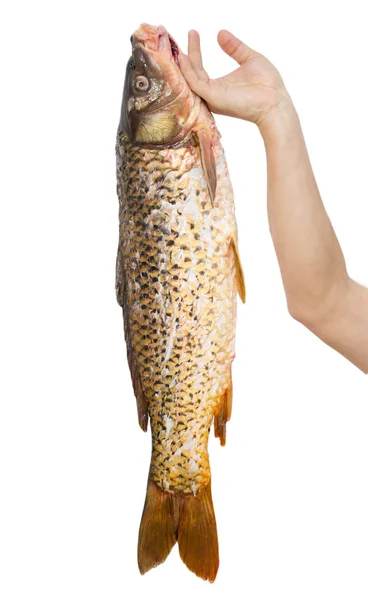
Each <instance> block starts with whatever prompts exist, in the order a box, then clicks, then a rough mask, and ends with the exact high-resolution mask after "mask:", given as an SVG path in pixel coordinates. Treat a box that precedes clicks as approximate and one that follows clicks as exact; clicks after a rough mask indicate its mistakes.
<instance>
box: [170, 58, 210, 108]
mask: <svg viewBox="0 0 368 600" xmlns="http://www.w3.org/2000/svg"><path fill="white" fill-rule="evenodd" d="M178 59H179V66H180V70H181V72H182V73H183V75H184V77H185V79H186V80H187V82H188V84H189V87H190V88H191V89H192V90H193V92H195V93H196V94H198V95H199V96H201V97H202V98H204V99H205V100H207V99H208V98H209V96H210V91H211V90H210V86H209V83H208V79H207V80H205V79H201V78H200V77H199V76H198V72H197V70H196V69H195V68H194V66H193V64H192V62H191V60H190V58H189V57H188V56H187V55H186V54H184V52H179V56H178Z"/></svg>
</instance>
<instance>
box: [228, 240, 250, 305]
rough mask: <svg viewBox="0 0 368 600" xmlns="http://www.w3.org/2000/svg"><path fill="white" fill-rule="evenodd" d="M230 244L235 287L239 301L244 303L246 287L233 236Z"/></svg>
mask: <svg viewBox="0 0 368 600" xmlns="http://www.w3.org/2000/svg"><path fill="white" fill-rule="evenodd" d="M230 246H231V248H232V250H233V253H234V260H235V268H236V287H237V290H238V294H239V296H240V299H241V301H242V302H243V304H244V303H245V298H246V288H245V281H244V273H243V267H242V265H241V262H240V256H239V251H238V246H237V243H236V241H235V239H234V238H233V237H232V238H231V240H230Z"/></svg>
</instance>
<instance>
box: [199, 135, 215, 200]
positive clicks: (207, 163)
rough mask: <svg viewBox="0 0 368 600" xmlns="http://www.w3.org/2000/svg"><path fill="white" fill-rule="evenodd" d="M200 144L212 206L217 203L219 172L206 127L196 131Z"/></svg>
mask: <svg viewBox="0 0 368 600" xmlns="http://www.w3.org/2000/svg"><path fill="white" fill-rule="evenodd" d="M195 136H196V137H197V140H198V144H199V152H200V155H201V163H202V169H203V173H204V176H205V179H206V182H207V186H208V192H209V195H210V198H211V202H212V206H213V205H214V203H215V196H216V186H217V174H216V158H215V153H214V151H213V145H212V142H211V138H210V135H209V133H207V131H206V129H205V128H203V129H199V130H198V131H196V132H195Z"/></svg>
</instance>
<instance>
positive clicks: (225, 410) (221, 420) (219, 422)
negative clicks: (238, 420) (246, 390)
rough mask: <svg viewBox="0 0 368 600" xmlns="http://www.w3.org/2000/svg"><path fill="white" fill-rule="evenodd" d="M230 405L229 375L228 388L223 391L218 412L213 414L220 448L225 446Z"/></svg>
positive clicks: (231, 394)
mask: <svg viewBox="0 0 368 600" xmlns="http://www.w3.org/2000/svg"><path fill="white" fill-rule="evenodd" d="M232 404H233V385H232V381H231V373H230V382H229V387H228V388H227V390H226V391H225V393H224V395H223V397H222V400H221V402H220V406H219V408H218V411H217V413H216V414H215V423H214V428H215V437H218V438H220V444H221V446H225V444H226V423H227V422H228V421H230V417H231V409H232Z"/></svg>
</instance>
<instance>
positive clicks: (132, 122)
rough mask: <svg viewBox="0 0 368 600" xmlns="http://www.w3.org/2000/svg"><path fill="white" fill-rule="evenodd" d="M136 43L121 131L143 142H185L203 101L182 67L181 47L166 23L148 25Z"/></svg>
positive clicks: (140, 30) (127, 78)
mask: <svg viewBox="0 0 368 600" xmlns="http://www.w3.org/2000/svg"><path fill="white" fill-rule="evenodd" d="M131 43H132V55H131V57H130V59H129V61H128V64H127V69H126V76H125V85H124V94H123V102H122V108H121V119H120V125H119V132H123V133H125V134H126V135H127V136H128V138H129V139H130V141H131V142H133V143H135V144H138V145H146V146H159V147H160V146H169V145H174V144H176V143H179V142H180V141H181V140H182V139H184V138H185V136H186V134H187V133H188V132H189V130H190V129H191V128H192V126H193V124H194V123H195V121H196V118H197V116H198V112H199V104H200V99H199V97H198V96H196V94H194V93H193V92H192V91H191V89H190V88H189V86H188V84H187V82H186V80H185V78H184V77H183V75H182V73H181V71H180V68H179V63H178V55H179V48H178V45H177V44H176V42H175V40H174V38H173V37H172V36H171V35H169V33H168V32H167V31H166V29H165V27H163V26H162V25H159V26H158V27H155V26H152V25H147V24H143V25H141V26H140V27H139V28H138V29H137V31H135V33H134V34H133V35H132V37H131Z"/></svg>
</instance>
